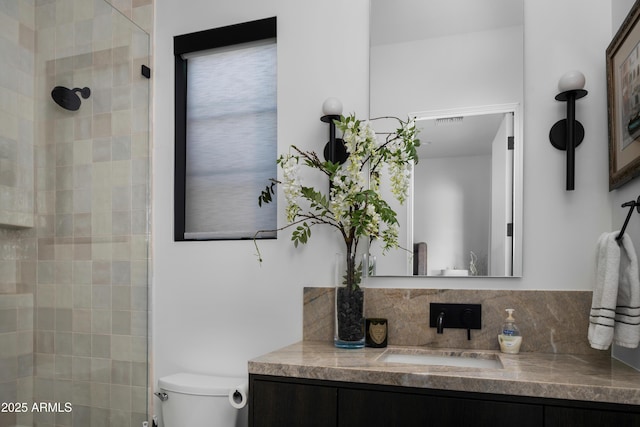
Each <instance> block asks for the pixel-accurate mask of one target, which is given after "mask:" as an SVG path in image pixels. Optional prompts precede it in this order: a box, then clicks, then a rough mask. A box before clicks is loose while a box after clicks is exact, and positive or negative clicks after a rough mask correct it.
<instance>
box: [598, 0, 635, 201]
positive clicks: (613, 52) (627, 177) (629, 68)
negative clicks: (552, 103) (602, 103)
mask: <svg viewBox="0 0 640 427" xmlns="http://www.w3.org/2000/svg"><path fill="white" fill-rule="evenodd" d="M639 20H640V0H638V1H636V2H635V4H634V5H633V7H632V8H631V10H630V11H629V14H628V15H627V17H626V18H625V20H624V22H623V23H622V25H621V26H620V29H619V30H618V32H617V33H616V35H615V36H614V37H613V39H612V40H611V43H610V44H609V46H608V47H607V50H606V62H607V106H608V122H609V191H612V190H614V189H616V188H619V187H621V186H623V185H624V184H626V183H627V182H629V181H631V180H632V179H633V178H635V177H636V176H638V175H640V25H638V21H639Z"/></svg>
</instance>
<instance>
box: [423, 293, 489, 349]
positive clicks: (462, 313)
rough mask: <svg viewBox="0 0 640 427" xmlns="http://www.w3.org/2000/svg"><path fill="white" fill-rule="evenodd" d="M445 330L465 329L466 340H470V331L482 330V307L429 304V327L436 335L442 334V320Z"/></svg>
mask: <svg viewBox="0 0 640 427" xmlns="http://www.w3.org/2000/svg"><path fill="white" fill-rule="evenodd" d="M445 316H446V318H447V324H446V327H447V329H449V328H453V329H466V330H467V339H469V340H470V339H471V329H481V328H482V306H481V305H480V304H447V303H437V302H432V303H429V326H430V327H432V328H436V331H437V333H438V334H442V333H443V332H444V328H445V324H444V318H445Z"/></svg>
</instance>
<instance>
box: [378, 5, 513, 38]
mask: <svg viewBox="0 0 640 427" xmlns="http://www.w3.org/2000/svg"><path fill="white" fill-rule="evenodd" d="M371 3H372V7H371V45H379V44H386V43H401V42H403V41H408V40H420V39H427V38H433V37H444V36H451V35H454V34H461V33H472V32H478V31H487V30H491V29H496V28H505V27H513V26H519V25H522V24H523V16H524V13H523V3H524V2H522V1H514V0H472V1H469V0H371ZM373 4H375V6H373Z"/></svg>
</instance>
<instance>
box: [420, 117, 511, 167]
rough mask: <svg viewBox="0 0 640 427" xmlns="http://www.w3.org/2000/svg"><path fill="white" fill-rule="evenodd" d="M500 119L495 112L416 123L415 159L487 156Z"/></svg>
mask: <svg viewBox="0 0 640 427" xmlns="http://www.w3.org/2000/svg"><path fill="white" fill-rule="evenodd" d="M503 117H504V113H496V114H484V115H475V116H465V117H464V118H462V117H460V118H459V119H460V120H458V119H455V120H445V121H440V122H438V121H437V120H436V119H429V120H417V121H416V126H417V127H418V129H419V130H420V132H419V133H418V139H420V147H419V148H418V158H430V159H431V158H439V157H454V156H456V157H457V156H481V155H490V154H491V145H492V143H493V140H494V138H495V136H496V133H497V132H498V128H499V126H500V123H501V121H502V119H503ZM470 142H471V143H470Z"/></svg>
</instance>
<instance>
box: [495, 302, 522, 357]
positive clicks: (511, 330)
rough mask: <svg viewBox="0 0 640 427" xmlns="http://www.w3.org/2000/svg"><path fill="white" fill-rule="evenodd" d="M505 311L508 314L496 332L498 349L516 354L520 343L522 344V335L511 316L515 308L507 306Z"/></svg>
mask: <svg viewBox="0 0 640 427" xmlns="http://www.w3.org/2000/svg"><path fill="white" fill-rule="evenodd" d="M505 311H506V312H507V313H509V316H507V319H506V320H505V321H504V324H503V325H502V328H500V332H499V333H498V343H500V351H502V352H503V353H509V354H517V353H518V352H519V351H520V344H522V336H521V335H520V330H519V329H518V327H517V326H516V324H515V319H514V318H513V312H514V311H515V310H514V309H513V308H507V309H506V310H505Z"/></svg>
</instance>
